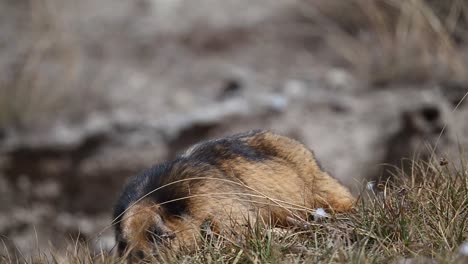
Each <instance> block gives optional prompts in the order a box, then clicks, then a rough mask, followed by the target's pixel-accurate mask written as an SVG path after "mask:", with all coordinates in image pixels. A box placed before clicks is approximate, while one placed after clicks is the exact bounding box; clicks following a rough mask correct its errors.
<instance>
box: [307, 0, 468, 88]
mask: <svg viewBox="0 0 468 264" xmlns="http://www.w3.org/2000/svg"><path fill="white" fill-rule="evenodd" d="M302 14H303V16H304V17H305V18H308V19H310V20H312V21H314V22H317V23H319V24H320V25H322V26H323V29H325V31H324V33H323V34H324V37H325V39H326V40H327V43H328V45H329V46H330V47H331V48H332V49H334V50H335V52H336V53H337V55H338V57H339V58H341V59H342V60H344V62H345V63H346V64H347V65H350V66H351V67H352V68H353V69H354V70H355V72H356V73H357V74H359V75H360V76H361V77H362V78H363V79H365V80H368V81H369V82H370V83H371V84H376V85H385V84H389V83H395V82H419V83H420V84H421V83H427V82H431V81H436V82H437V81H439V82H441V81H447V80H454V79H455V80H457V81H466V79H465V75H466V74H465V73H466V67H465V63H466V62H465V61H463V59H462V58H461V54H462V52H463V50H462V49H461V48H462V47H463V46H464V45H466V41H467V39H466V38H467V36H468V34H466V32H467V25H468V23H467V21H468V19H467V18H468V3H467V2H466V1H460V0H447V1H437V0H435V1H428V0H427V1H425V0H351V1H339V0H338V1H335V0H332V1H326V0H306V1H304V8H303V9H302Z"/></svg>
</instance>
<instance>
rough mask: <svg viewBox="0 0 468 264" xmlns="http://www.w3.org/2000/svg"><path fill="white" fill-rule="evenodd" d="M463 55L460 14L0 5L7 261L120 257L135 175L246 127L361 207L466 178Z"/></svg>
mask: <svg viewBox="0 0 468 264" xmlns="http://www.w3.org/2000/svg"><path fill="white" fill-rule="evenodd" d="M467 41H468V3H467V2H466V1H464V0H445V1H442V0H348V1H341V0H281V1H274V0H223V1H219V0H198V1H191V0H132V1H130V0H100V1H94V0H80V1H72V0H0V239H1V240H2V243H0V255H1V254H5V252H6V250H8V251H9V252H21V253H22V254H24V255H29V254H35V253H37V252H38V251H37V250H38V249H39V250H48V249H54V250H57V251H61V250H64V249H66V248H67V247H70V246H69V245H70V244H69V243H65V242H66V241H73V240H76V239H79V240H82V241H86V242H89V245H90V247H91V248H92V249H93V250H99V249H100V248H104V249H110V248H112V246H113V245H114V238H113V236H112V230H111V229H109V228H107V229H106V227H108V226H109V225H110V222H111V220H112V219H111V212H112V207H113V203H114V202H115V200H116V198H117V195H118V193H119V190H120V189H121V188H122V186H123V184H124V182H125V180H126V179H127V178H128V177H129V176H131V175H134V174H135V173H137V172H139V171H141V170H142V169H144V168H146V167H148V166H151V165H152V164H155V163H157V162H161V161H164V160H167V159H171V158H173V157H174V156H175V155H177V154H178V153H180V151H182V150H184V149H185V148H187V147H188V146H190V145H191V144H193V143H196V142H198V141H200V140H205V139H209V138H213V137H219V136H223V135H228V134H232V133H235V132H241V131H245V130H250V129H258V128H263V129H271V130H274V131H276V132H279V133H282V134H284V135H288V136H291V137H293V138H296V139H298V140H300V141H302V142H304V143H305V144H306V145H307V146H308V147H310V148H311V149H313V150H314V152H315V153H316V155H317V157H318V158H319V159H320V161H321V163H322V164H323V166H324V167H325V168H326V169H327V170H328V171H329V172H330V173H332V174H333V175H335V176H336V177H337V178H339V179H340V180H341V181H342V182H343V183H344V184H346V185H347V186H349V187H350V188H352V189H353V191H354V192H356V193H357V192H358V190H359V188H360V183H362V182H365V181H368V180H375V179H379V178H384V179H385V178H389V177H391V175H392V171H394V169H393V167H392V166H397V167H403V168H404V169H405V170H406V171H407V172H408V173H410V172H411V162H409V161H408V160H407V159H418V160H425V161H429V160H431V159H432V160H438V159H439V158H443V159H446V160H448V161H449V162H454V163H455V164H460V160H462V159H463V149H464V148H465V147H466V146H467V145H468V122H467V120H468V106H466V105H467V104H464V103H463V101H464V100H463V99H464V96H465V95H466V93H467V92H468V80H467V73H468V71H467V68H466V64H467V62H468V42H467ZM432 154H435V155H432ZM405 158H406V159H405ZM71 246H72V247H73V246H74V245H73V244H71Z"/></svg>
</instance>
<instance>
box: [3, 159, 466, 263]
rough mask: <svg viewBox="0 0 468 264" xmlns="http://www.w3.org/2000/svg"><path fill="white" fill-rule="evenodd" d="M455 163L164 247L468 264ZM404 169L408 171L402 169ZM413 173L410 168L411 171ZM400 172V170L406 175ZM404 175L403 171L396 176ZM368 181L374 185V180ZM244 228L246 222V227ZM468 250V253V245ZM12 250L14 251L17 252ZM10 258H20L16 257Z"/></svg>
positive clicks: (203, 258) (241, 258) (290, 258)
mask: <svg viewBox="0 0 468 264" xmlns="http://www.w3.org/2000/svg"><path fill="white" fill-rule="evenodd" d="M465 164H466V163H464V162H461V163H460V164H457V167H459V168H460V169H456V168H455V166H454V165H453V164H445V163H444V164H442V165H439V164H435V165H434V164H425V163H422V162H418V163H415V167H413V168H412V173H409V174H410V175H411V176H410V177H409V178H408V177H407V178H404V177H396V178H395V180H394V181H393V182H389V183H387V184H382V185H379V186H375V187H373V188H368V189H367V190H365V191H363V193H362V195H361V197H360V199H359V201H358V203H357V205H356V210H355V211H354V212H351V213H348V214H340V215H332V216H329V217H326V218H317V217H316V219H315V220H314V219H313V218H314V217H313V216H311V219H310V220H309V221H308V224H307V225H305V226H303V227H301V228H298V229H295V230H283V229H271V228H268V227H266V226H263V225H258V226H252V227H249V228H248V230H247V231H244V232H243V233H238V234H237V237H238V239H236V241H232V240H228V239H226V238H223V237H220V236H217V235H215V234H212V233H206V234H205V239H204V241H205V242H204V243H203V244H202V245H200V248H199V249H198V251H197V252H195V253H187V254H183V255H180V256H174V255H171V254H164V255H163V256H160V257H158V258H155V259H152V260H151V261H152V262H163V263H303V262H306V263H312V262H313V263H392V262H394V261H397V260H399V259H401V258H419V260H421V261H422V262H421V263H427V261H428V260H429V259H433V260H435V261H436V262H437V263H465V262H464V261H467V260H468V255H463V254H462V252H461V251H460V246H461V245H462V244H463V243H467V242H468V175H467V173H468V171H467V170H466V168H465ZM400 174H401V175H403V172H401V173H400ZM406 174H408V173H406ZM401 175H400V176H401ZM396 176H398V175H396ZM368 187H370V185H368ZM244 230H245V229H244ZM465 254H466V252H465ZM11 255H12V254H11ZM11 255H10V256H4V257H3V261H5V262H6V263H15V260H14V258H13V256H11ZM20 260H21V262H27V263H49V262H52V263H57V262H58V263H119V262H122V260H120V259H118V258H117V257H115V256H113V255H112V254H111V253H106V252H101V253H98V254H95V253H91V252H90V251H88V250H86V247H85V246H83V245H79V244H78V243H77V244H74V243H71V244H70V250H69V251H67V252H66V254H65V255H63V254H62V255H61V254H58V253H50V252H47V253H46V252H44V253H43V255H41V256H35V257H34V258H33V259H22V258H21V257H20Z"/></svg>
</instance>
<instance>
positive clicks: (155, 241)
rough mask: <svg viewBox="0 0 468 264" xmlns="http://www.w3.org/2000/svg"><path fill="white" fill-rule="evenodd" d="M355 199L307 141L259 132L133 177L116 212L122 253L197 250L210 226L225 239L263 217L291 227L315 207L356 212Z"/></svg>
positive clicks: (203, 147)
mask: <svg viewBox="0 0 468 264" xmlns="http://www.w3.org/2000/svg"><path fill="white" fill-rule="evenodd" d="M354 201H355V199H354V197H353V196H352V195H351V193H350V192H349V190H348V189H347V188H345V187H344V186H342V185H341V184H340V183H339V182H338V181H337V180H336V179H334V178H333V177H331V176H330V175H329V174H328V173H327V172H325V171H324V170H323V169H322V168H321V167H320V166H319V164H318V162H317V160H316V159H315V157H314V154H313V153H312V152H311V151H310V150H309V149H307V148H306V147H305V146H304V145H302V144H301V143H299V142H297V141H295V140H293V139H290V138H288V137H285V136H281V135H277V134H274V133H272V132H269V131H251V132H246V133H242V134H237V135H233V136H230V137H225V138H220V139H216V140H211V141H206V142H202V143H199V144H197V145H195V146H193V147H191V148H190V149H188V150H187V151H186V152H185V153H183V154H182V155H180V156H179V157H177V158H176V159H175V160H172V161H168V162H165V163H162V164H159V165H156V166H154V167H152V168H150V169H148V170H146V171H144V172H142V173H141V174H139V175H137V176H136V177H133V178H132V179H130V181H129V182H128V183H127V184H126V186H125V188H124V190H123V192H122V194H121V196H120V198H119V200H118V202H117V205H116V207H115V211H114V221H115V222H114V223H115V225H114V226H115V232H116V241H117V244H118V251H119V253H120V254H122V253H123V252H127V251H128V252H131V254H136V255H138V256H140V257H141V256H147V255H152V254H157V253H158V250H160V249H161V248H169V249H171V250H174V251H177V250H180V249H181V248H185V249H189V250H190V249H192V250H193V249H194V248H195V245H196V243H197V241H198V240H199V239H200V232H201V229H202V226H204V225H206V223H209V225H210V228H211V229H212V230H215V231H216V232H220V233H222V232H223V230H226V228H229V226H232V225H233V224H238V226H245V225H246V224H254V223H255V221H258V219H262V220H264V221H265V222H267V223H272V224H273V225H275V226H281V227H286V226H290V225H292V224H293V223H294V222H296V223H297V221H300V219H307V215H308V213H310V212H311V209H313V208H318V207H322V208H327V209H329V210H330V211H333V212H342V211H346V210H348V209H351V207H352V206H353V203H354Z"/></svg>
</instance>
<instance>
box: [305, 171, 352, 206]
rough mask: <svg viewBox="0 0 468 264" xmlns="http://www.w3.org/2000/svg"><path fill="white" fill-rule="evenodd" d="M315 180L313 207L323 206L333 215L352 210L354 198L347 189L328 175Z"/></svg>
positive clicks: (325, 174) (324, 174)
mask: <svg viewBox="0 0 468 264" xmlns="http://www.w3.org/2000/svg"><path fill="white" fill-rule="evenodd" d="M317 178H318V179H317V180H316V184H315V186H314V192H316V195H314V203H315V206H319V207H320V206H323V207H324V208H327V209H330V210H331V211H332V212H335V213H338V212H345V211H349V210H350V209H352V207H353V206H354V204H355V202H356V198H355V197H354V196H353V195H352V194H351V192H350V191H349V190H348V188H346V187H345V186H343V185H342V184H341V183H340V182H339V181H338V180H336V179H335V178H333V177H331V176H330V175H328V173H323V174H322V175H321V177H317Z"/></svg>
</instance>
